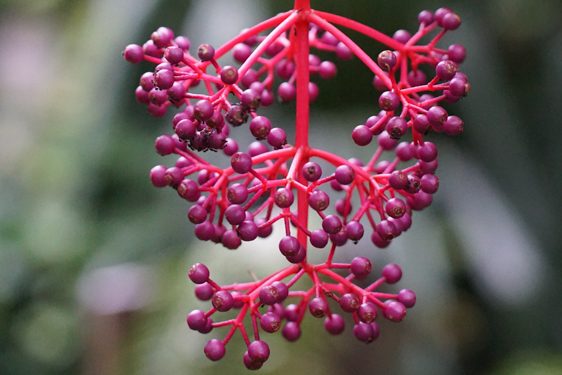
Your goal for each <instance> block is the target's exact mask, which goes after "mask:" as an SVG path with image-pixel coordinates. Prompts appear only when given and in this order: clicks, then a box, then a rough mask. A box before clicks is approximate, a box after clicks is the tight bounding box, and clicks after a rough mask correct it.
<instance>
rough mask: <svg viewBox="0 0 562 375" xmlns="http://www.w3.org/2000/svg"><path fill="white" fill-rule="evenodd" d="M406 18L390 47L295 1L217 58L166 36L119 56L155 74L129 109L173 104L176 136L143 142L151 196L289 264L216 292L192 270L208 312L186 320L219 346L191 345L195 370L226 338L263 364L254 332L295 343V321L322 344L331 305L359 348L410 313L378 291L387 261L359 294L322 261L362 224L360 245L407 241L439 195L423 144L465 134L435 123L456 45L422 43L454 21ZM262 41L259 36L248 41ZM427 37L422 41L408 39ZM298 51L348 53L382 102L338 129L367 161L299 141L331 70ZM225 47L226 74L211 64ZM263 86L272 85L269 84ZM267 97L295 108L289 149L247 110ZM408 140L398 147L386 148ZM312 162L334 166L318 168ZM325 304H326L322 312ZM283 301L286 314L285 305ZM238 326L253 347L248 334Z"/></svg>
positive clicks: (454, 83)
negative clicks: (358, 37)
mask: <svg viewBox="0 0 562 375" xmlns="http://www.w3.org/2000/svg"><path fill="white" fill-rule="evenodd" d="M418 22H419V29H418V31H417V32H415V33H414V34H413V35H412V34H411V33H409V32H408V31H406V30H398V31H397V32H396V33H395V34H394V36H393V37H389V36H386V35H384V34H382V33H380V32H378V31H376V30H374V29H372V28H370V27H368V26H365V25H362V24H360V23H357V22H355V21H352V20H349V19H347V18H343V17H340V16H337V15H334V14H329V13H324V12H320V11H313V10H311V9H310V5H309V1H307V0H297V1H296V4H295V8H294V10H291V11H289V12H286V13H281V14H278V15H277V16H275V17H273V18H271V19H269V20H267V21H264V22H262V23H260V24H258V25H256V26H254V27H252V28H250V29H246V30H244V31H242V33H241V34H240V35H238V36H237V37H236V38H234V39H232V40H231V41H229V42H228V43H226V44H225V45H224V46H222V47H220V48H218V49H216V50H215V49H214V48H213V47H212V46H210V45H207V44H203V45H201V46H199V48H197V52H196V54H195V55H192V54H191V53H190V52H189V50H190V42H189V40H188V39H187V38H186V37H183V36H179V37H175V38H174V34H173V32H172V31H171V30H170V29H168V28H165V27H161V28H159V29H158V30H156V31H155V32H154V33H153V34H152V35H151V39H150V40H148V41H147V42H146V43H145V44H144V45H143V46H142V47H141V46H139V45H129V46H127V48H126V49H125V51H124V57H125V59H126V60H127V61H129V62H132V63H140V62H141V61H143V60H144V61H149V62H152V63H155V64H157V66H156V69H155V70H154V71H153V72H148V73H145V74H143V75H142V77H141V79H140V85H139V87H138V88H137V90H136V97H137V100H138V101H139V102H141V103H143V104H147V106H148V111H149V113H150V114H152V115H153V116H156V117H159V116H162V115H164V114H165V113H166V111H167V108H168V107H170V106H175V107H178V108H182V109H181V111H179V112H178V113H177V114H176V115H175V116H174V118H173V129H174V133H175V134H173V135H171V136H170V135H162V136H160V137H158V138H157V139H156V150H157V152H158V153H160V154H162V155H171V154H175V155H176V156H178V157H179V158H178V159H177V161H176V162H175V166H172V167H169V168H168V167H165V166H162V165H159V166H156V167H154V168H153V169H152V170H151V172H150V178H151V181H152V183H153V185H154V186H156V187H166V186H169V187H172V188H174V189H175V190H176V191H177V193H178V194H179V196H180V197H181V198H183V199H185V200H187V201H188V202H192V203H193V205H192V206H191V208H189V211H188V213H187V216H188V218H189V221H191V222H192V223H193V224H195V236H196V237H197V238H198V239H200V240H203V241H213V242H215V243H218V244H222V245H223V246H224V247H226V248H227V249H231V250H234V249H237V248H238V247H239V246H241V244H242V243H243V242H246V241H254V240H256V239H257V238H258V237H261V238H265V237H268V236H270V235H271V233H272V230H273V225H274V224H275V223H277V222H280V223H281V224H282V225H281V226H280V227H281V230H283V231H284V236H283V238H282V239H281V240H280V242H279V244H278V247H279V251H280V252H281V254H282V256H283V257H285V258H286V259H287V261H289V263H290V265H289V266H287V267H285V268H283V269H281V270H279V271H277V272H275V273H273V274H272V275H269V276H267V277H265V278H262V279H257V278H256V279H255V280H253V281H249V282H246V283H235V284H232V285H225V286H221V285H218V284H217V283H216V282H215V281H214V280H213V279H211V278H210V277H209V274H210V272H209V269H208V268H207V267H206V266H205V265H203V264H200V263H197V264H195V265H193V267H192V268H191V269H190V271H189V277H190V279H191V280H192V281H193V282H194V283H195V284H197V286H196V287H195V294H196V296H197V298H198V299H200V300H203V301H208V300H210V301H211V303H212V308H210V309H209V310H208V311H206V312H205V311H201V310H194V311H192V312H191V313H190V314H189V315H188V317H187V324H188V325H189V327H190V328H191V329H193V330H196V331H199V332H201V333H209V332H211V331H213V332H214V331H215V329H217V328H220V327H230V329H229V331H228V333H227V334H226V337H225V338H224V339H223V340H219V339H212V340H210V341H209V342H208V343H207V345H206V346H205V348H204V352H205V354H206V355H207V357H208V358H209V359H211V360H219V359H221V358H222V357H223V356H224V355H225V345H226V344H227V343H228V341H229V340H230V339H231V337H232V335H233V334H234V333H235V332H236V331H237V330H239V331H240V333H241V334H242V336H243V338H244V340H245V342H246V345H247V347H248V350H247V352H246V353H244V356H243V361H244V364H245V365H246V367H247V368H249V369H258V368H260V367H261V366H262V365H263V363H264V362H265V361H266V360H267V359H268V357H269V347H268V345H267V344H266V343H265V342H264V341H263V340H262V339H261V335H260V331H263V332H266V333H274V332H276V331H278V330H281V331H282V335H283V337H285V338H286V339H287V340H288V341H295V340H297V339H298V338H299V337H300V335H301V328H300V327H301V322H302V320H303V318H304V316H305V315H306V314H307V311H308V312H309V313H310V314H311V315H312V316H313V317H316V318H324V327H325V328H326V330H327V331H328V332H329V333H331V334H334V335H336V334H339V333H341V332H342V331H343V330H344V318H343V317H342V316H341V315H339V314H337V313H336V312H334V311H333V308H334V306H335V303H337V304H338V305H339V306H340V308H341V310H342V311H343V312H345V313H349V314H351V316H352V319H353V321H354V323H355V325H354V327H353V334H354V335H355V337H356V338H357V339H358V340H360V341H364V342H371V341H373V340H375V339H377V337H378V336H379V329H378V326H377V324H376V323H375V319H376V318H377V316H378V315H382V316H383V317H384V318H386V319H388V320H390V321H393V322H400V321H402V320H403V319H404V316H405V314H406V309H407V308H411V307H413V306H414V304H415V302H416V296H415V294H414V292H412V291H411V290H408V289H402V290H400V291H399V292H398V293H396V294H390V293H382V292H378V291H376V290H377V288H379V287H380V286H381V285H382V284H384V283H386V284H394V283H396V282H398V281H399V280H400V278H401V276H402V271H401V269H400V267H399V266H398V265H396V264H389V265H386V266H385V267H384V268H383V270H382V275H381V277H380V278H379V279H378V280H376V281H374V282H372V283H371V284H370V285H368V286H367V287H360V286H358V285H357V284H356V283H354V280H361V279H365V278H366V277H367V276H368V275H369V273H370V272H371V267H372V265H371V262H370V261H369V259H367V258H365V257H356V258H354V259H353V260H352V261H351V263H349V264H347V263H335V262H333V258H334V254H335V252H336V250H337V249H338V248H339V247H341V246H343V245H344V244H346V243H347V242H348V241H350V242H354V243H357V242H358V241H360V240H361V239H362V237H363V236H364V233H365V230H364V226H365V225H367V226H370V227H371V228H372V229H373V231H372V234H371V241H372V243H373V244H374V245H375V246H377V247H379V248H384V247H387V246H388V245H389V243H390V241H391V240H392V239H393V238H395V237H397V236H399V235H400V234H401V233H403V232H405V231H406V230H408V228H410V225H411V224H412V218H411V215H412V210H422V209H423V208H425V207H427V206H429V205H430V204H431V202H432V194H434V193H435V192H436V191H437V189H438V186H439V180H438V178H437V177H436V176H435V174H434V173H435V171H436V169H437V165H438V164H437V148H436V147H435V145H434V144H433V143H431V142H428V141H425V140H424V137H426V136H428V135H429V136H430V135H431V133H433V132H445V133H447V134H449V135H456V134H459V133H461V132H462V131H463V122H462V120H461V119H460V118H458V117H456V116H449V115H448V114H447V112H446V110H445V109H443V108H442V107H441V106H439V105H438V104H439V102H441V101H445V102H448V103H452V102H456V101H458V100H459V99H460V98H462V97H463V96H465V95H466V94H467V93H468V91H469V87H470V86H469V84H468V82H467V78H466V76H465V75H464V74H462V73H460V72H458V64H459V63H461V62H462V61H463V60H464V58H465V49H464V47H462V46H461V45H457V44H454V45H451V46H449V47H448V49H441V48H438V47H436V44H437V42H438V41H439V40H440V39H441V38H442V36H443V35H444V34H445V33H446V32H447V31H450V30H455V29H456V28H457V27H459V25H460V23H461V20H460V18H459V17H458V16H457V15H456V14H455V13H453V12H452V11H451V10H449V9H447V8H440V9H438V10H437V11H435V12H430V11H423V12H421V13H420V14H419V17H418ZM334 24H337V25H340V26H344V27H347V28H350V29H352V30H355V31H358V32H360V33H363V34H365V35H367V36H369V37H371V38H373V39H374V40H376V41H378V42H381V43H383V44H385V45H386V46H388V48H389V49H388V50H385V51H382V52H381V53H380V54H379V55H378V57H377V58H375V59H374V60H373V59H372V58H371V57H370V56H368V55H367V54H366V53H365V52H364V51H363V50H362V49H361V48H360V47H359V46H358V45H356V44H355V43H354V42H353V41H352V40H351V39H350V38H348V37H347V36H346V35H345V34H344V33H342V32H341V31H340V30H339V29H338V28H336V27H335V26H334ZM268 29H273V30H272V31H271V32H270V33H269V34H268V35H267V36H264V35H261V34H262V33H263V32H264V31H266V30H268ZM433 31H436V32H435V33H434V34H435V35H434V36H433V37H432V38H431V39H429V41H427V42H426V44H420V43H419V42H420V40H421V39H422V38H424V37H425V36H426V35H428V34H430V33H432V32H433ZM310 47H314V48H316V49H318V50H321V51H329V52H334V53H335V55H336V56H337V57H338V58H340V59H344V60H345V59H349V58H351V57H353V56H356V57H357V58H359V59H360V60H361V61H362V62H363V63H364V64H365V65H366V66H367V67H368V68H369V69H370V70H371V71H372V72H373V73H374V75H375V78H374V82H373V84H374V86H375V87H376V88H377V89H378V90H380V91H383V92H382V94H380V97H379V100H378V104H379V106H380V109H381V111H380V112H379V113H378V114H376V115H374V116H372V117H370V118H368V119H367V120H366V122H365V124H362V125H359V126H357V127H355V129H354V130H353V131H352V133H351V137H352V138H353V140H354V141H355V143H356V144H357V145H359V146H368V145H370V144H371V142H372V140H373V137H377V141H376V142H373V143H376V144H377V146H376V147H374V148H373V150H374V153H373V156H372V158H371V159H370V160H369V161H367V162H366V163H363V162H362V161H360V160H358V159H355V158H352V159H349V160H345V159H343V158H341V157H339V156H337V155H335V154H333V153H330V152H327V151H324V150H321V149H316V148H312V147H311V146H310V144H309V139H308V126H309V103H310V102H312V101H314V100H315V99H316V98H317V97H318V94H319V88H318V86H317V85H316V84H315V83H313V82H310V77H311V76H314V75H318V76H320V77H321V78H323V79H329V78H332V77H334V76H335V75H336V65H335V64H334V63H333V62H331V61H321V59H320V58H319V57H318V56H316V55H314V54H311V53H310ZM230 51H231V52H232V56H233V58H234V60H235V61H237V62H239V63H240V64H241V66H240V67H238V68H237V67H234V66H221V65H220V64H219V63H218V62H217V60H218V59H219V58H221V57H222V56H224V55H225V54H226V53H228V52H230ZM422 66H429V67H430V69H427V70H426V71H427V72H429V71H431V74H430V77H429V78H428V77H427V75H426V73H424V72H423V71H422V70H421V69H420V68H421V67H422ZM433 73H435V75H434V76H433ZM275 76H277V77H279V78H280V79H281V80H283V82H282V83H281V84H279V85H274V78H275ZM201 86H203V87H202V88H201ZM274 86H275V87H276V89H275V88H274ZM196 87H199V89H195V88H196ZM197 90H199V91H197ZM274 92H276V95H275V94H274ZM229 94H232V95H231V98H233V99H234V102H231V101H230V100H229ZM275 96H277V98H278V100H279V101H280V102H290V101H293V100H296V102H297V105H296V132H295V133H296V137H295V140H294V141H292V140H288V139H287V136H286V133H285V131H284V130H283V129H282V128H281V127H274V126H273V125H272V124H271V121H270V120H269V119H268V118H267V117H265V116H262V115H258V113H257V111H258V110H259V109H260V108H261V107H267V106H269V105H271V104H273V102H274V101H275ZM248 122H249V125H244V124H246V123H248ZM246 126H247V127H249V132H250V133H251V135H252V136H253V137H254V138H255V139H256V141H255V142H254V143H252V144H251V145H250V146H249V149H248V150H247V152H241V151H239V146H238V143H237V142H236V140H235V139H234V136H233V134H232V133H234V132H239V133H240V135H241V136H247V129H245V128H246ZM231 127H232V128H242V129H232V128H231ZM409 129H410V130H411V139H412V141H411V142H408V141H403V142H400V140H401V139H402V138H403V137H404V136H405V135H406V134H407V133H408V130H409ZM207 150H211V151H219V150H220V152H222V153H223V154H224V155H226V156H227V157H228V158H230V163H229V165H227V167H225V168H221V167H218V166H215V165H212V164H210V163H209V162H207V161H206V160H205V159H204V158H203V157H202V154H201V152H202V151H207ZM384 152H390V153H393V154H394V155H393V157H391V160H390V161H386V160H381V156H382V155H383V153H384ZM317 161H322V163H326V165H331V166H333V168H330V170H329V171H323V170H322V167H321V166H320V164H318V163H317ZM325 168H326V167H324V169H325ZM329 190H333V191H335V192H339V194H341V198H340V199H338V200H337V201H336V202H335V204H330V203H331V199H330V195H332V193H331V194H328V191H329ZM333 194H336V193H333ZM352 200H354V201H353V202H352ZM352 203H353V204H354V205H357V206H358V207H352ZM309 213H310V214H315V215H318V216H319V218H320V220H321V223H322V225H321V228H310V227H309V220H308V215H309ZM311 247H313V248H318V249H321V248H325V247H327V249H329V250H328V252H327V254H328V255H327V258H326V261H325V262H324V263H321V264H311V263H309V262H308V257H307V251H308V250H310V249H311ZM303 276H307V277H308V278H310V280H311V283H312V286H311V287H310V288H309V289H307V290H294V289H295V287H294V285H295V283H296V282H297V281H298V280H300V279H301V278H302V277H303ZM329 300H333V301H335V303H332V306H331V305H330V304H329V303H328V301H329ZM286 301H291V302H292V303H290V304H287V305H285V303H286ZM231 310H234V311H236V314H235V316H234V318H231V319H225V320H221V318H220V315H221V314H222V313H224V312H227V311H231ZM248 324H251V327H252V330H253V340H252V339H250V337H251V336H252V335H248V333H247V331H246V327H247V325H248Z"/></svg>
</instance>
